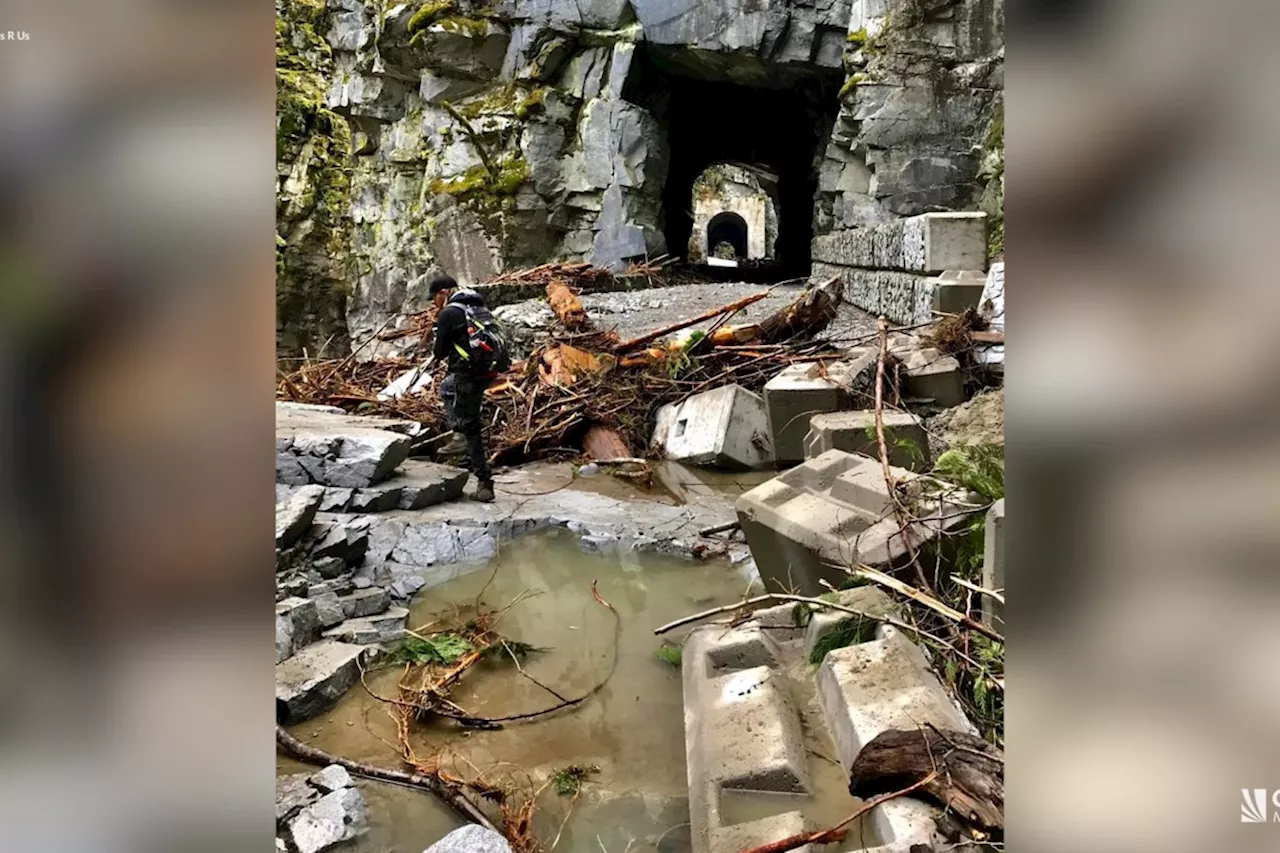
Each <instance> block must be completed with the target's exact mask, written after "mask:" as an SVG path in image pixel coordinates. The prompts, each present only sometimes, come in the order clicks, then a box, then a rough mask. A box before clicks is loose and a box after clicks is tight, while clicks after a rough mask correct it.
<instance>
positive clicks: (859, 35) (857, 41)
mask: <svg viewBox="0 0 1280 853" xmlns="http://www.w3.org/2000/svg"><path fill="white" fill-rule="evenodd" d="M846 40H847V41H848V42H849V44H851V45H853V46H854V47H862V46H863V45H864V44H866V43H867V28H866V27H863V28H862V29H859V30H854V31H853V32H851V33H849V37H848V39H846Z"/></svg>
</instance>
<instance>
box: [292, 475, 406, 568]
mask: <svg viewBox="0 0 1280 853" xmlns="http://www.w3.org/2000/svg"><path fill="white" fill-rule="evenodd" d="M395 497H396V499H397V500H399V495H398V494H396V495H395ZM317 528H319V530H320V531H321V533H320V536H319V537H318V539H317V541H316V544H315V547H314V548H313V549H312V551H311V554H312V556H313V557H315V558H317V559H325V558H330V557H332V558H336V559H339V560H341V561H342V562H343V563H345V564H346V565H348V566H352V565H355V564H357V563H359V562H360V560H362V559H363V558H364V555H365V552H366V551H367V550H368V549H369V520H368V519H365V518H344V519H340V520H336V521H333V522H331V523H330V522H326V526H321V525H317ZM322 574H323V573H322Z"/></svg>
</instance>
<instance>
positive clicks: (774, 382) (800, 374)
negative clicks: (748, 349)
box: [764, 350, 876, 464]
mask: <svg viewBox="0 0 1280 853" xmlns="http://www.w3.org/2000/svg"><path fill="white" fill-rule="evenodd" d="M875 364H876V355H875V353H874V352H873V351H871V350H866V351H857V352H855V353H853V355H852V358H851V360H850V361H847V362H834V363H831V364H827V365H826V366H825V367H824V366H823V365H822V364H819V363H818V362H810V363H806V364H793V365H791V366H790V367H788V368H786V369H785V370H783V371H782V372H781V373H779V374H778V375H777V376H775V377H773V378H772V379H770V380H769V382H768V383H767V384H766V385H765V386H764V405H765V410H766V412H767V415H768V421H769V434H770V435H771V436H772V437H773V452H774V456H775V458H776V459H777V461H778V462H779V463H782V464H794V463H796V462H800V461H802V460H803V459H804V439H805V436H806V435H808V433H809V419H810V418H811V417H812V416H813V415H816V414H821V413H823V412H838V411H841V410H844V409H851V408H853V407H854V404H855V402H854V401H855V395H856V394H857V393H858V391H859V389H860V388H861V387H862V386H863V385H864V384H865V381H864V379H865V377H866V375H867V374H868V372H870V373H871V374H874V371H875Z"/></svg>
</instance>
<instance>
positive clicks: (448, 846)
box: [422, 824, 511, 853]
mask: <svg viewBox="0 0 1280 853" xmlns="http://www.w3.org/2000/svg"><path fill="white" fill-rule="evenodd" d="M422 853H511V845H509V844H508V843H507V839H505V838H503V837H502V836H501V835H500V834H498V833H497V832H494V831H493V830H492V829H486V828H485V827H483V826H478V825H476V824H471V825H469V826H464V827H461V828H459V829H455V830H454V831H453V832H451V833H449V834H448V835H446V836H445V837H444V838H441V839H440V840H439V841H437V842H436V843H435V844H432V845H431V846H430V847H428V848H427V849H426V850H424V851H423V852H422Z"/></svg>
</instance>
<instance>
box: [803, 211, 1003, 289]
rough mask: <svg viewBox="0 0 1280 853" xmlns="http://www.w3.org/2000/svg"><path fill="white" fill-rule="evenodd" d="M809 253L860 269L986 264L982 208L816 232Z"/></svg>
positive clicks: (936, 269) (922, 270) (938, 269)
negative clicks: (979, 210) (826, 232)
mask: <svg viewBox="0 0 1280 853" xmlns="http://www.w3.org/2000/svg"><path fill="white" fill-rule="evenodd" d="M812 252H813V259H814V260H815V261H819V262H821V263H825V264H836V265H839V266H842V267H852V268H856V269H860V270H896V271H900V272H908V273H917V274H930V275H936V274H938V273H942V272H946V271H947V270H977V271H978V272H985V271H986V269H987V217H986V214H985V213H924V214H921V215H919V216H911V217H907V218H904V219H895V220H893V221H892V222H886V223H884V224H882V225H876V226H874V227H871V228H854V229H849V230H845V231H837V232H835V233H833V234H826V235H823V236H821V237H815V238H814V240H813V243H812Z"/></svg>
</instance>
